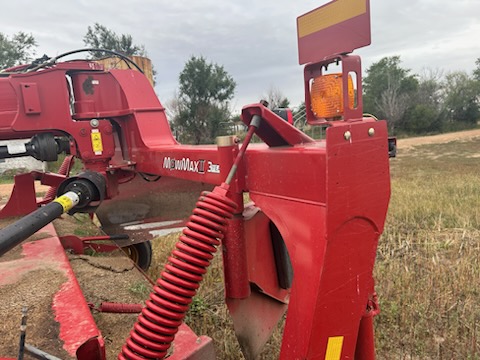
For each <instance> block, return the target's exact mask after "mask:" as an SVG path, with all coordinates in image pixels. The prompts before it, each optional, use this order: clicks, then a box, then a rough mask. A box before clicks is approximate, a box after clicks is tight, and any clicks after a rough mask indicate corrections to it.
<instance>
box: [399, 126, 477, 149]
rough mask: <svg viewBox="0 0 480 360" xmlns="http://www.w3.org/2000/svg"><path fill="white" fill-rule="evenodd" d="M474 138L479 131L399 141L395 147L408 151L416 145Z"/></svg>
mask: <svg viewBox="0 0 480 360" xmlns="http://www.w3.org/2000/svg"><path fill="white" fill-rule="evenodd" d="M476 137H480V129H474V130H465V131H458V132H453V133H447V134H439V135H432V136H421V137H412V138H407V139H399V140H397V146H398V148H399V149H408V148H412V147H414V146H418V145H426V144H439V143H445V142H450V141H457V140H470V139H473V138H476Z"/></svg>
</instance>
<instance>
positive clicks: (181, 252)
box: [118, 187, 236, 360]
mask: <svg viewBox="0 0 480 360" xmlns="http://www.w3.org/2000/svg"><path fill="white" fill-rule="evenodd" d="M225 192H226V191H225V189H223V188H222V187H216V188H215V189H214V190H213V192H203V193H202V195H201V196H200V198H199V200H198V202H197V204H196V208H195V209H194V210H193V214H192V215H191V216H190V218H189V222H188V223H187V228H186V229H184V230H183V235H182V236H180V238H179V241H178V242H177V244H176V246H175V250H174V251H173V252H172V254H171V256H170V257H169V258H168V261H167V264H166V265H165V268H164V270H163V271H162V273H161V275H160V278H159V279H158V280H157V282H156V286H154V288H153V291H152V293H151V294H150V298H149V300H147V301H146V304H145V308H144V309H143V310H142V313H141V314H140V315H139V317H138V319H137V323H136V324H135V325H134V328H133V330H132V331H131V332H130V337H129V338H128V339H127V341H126V343H125V345H124V346H123V348H122V352H121V353H120V355H119V356H118V359H120V360H145V359H163V358H164V357H165V355H166V354H167V350H168V348H169V347H170V345H171V343H172V341H173V338H174V336H175V334H176V333H177V331H178V327H179V326H180V325H181V323H182V321H183V319H184V317H185V314H186V312H187V310H188V308H189V305H190V303H191V302H192V298H193V296H194V295H195V293H196V291H197V289H198V287H199V285H200V282H201V281H202V279H203V275H204V274H205V273H206V271H207V267H208V266H209V265H210V260H211V259H212V258H213V255H214V253H215V252H216V251H217V246H218V245H219V244H220V240H221V239H222V238H223V234H224V233H225V229H226V224H227V219H229V218H231V217H232V216H233V212H234V211H235V208H236V204H235V202H233V201H232V200H230V199H229V198H227V197H226V196H225V195H224V193H225Z"/></svg>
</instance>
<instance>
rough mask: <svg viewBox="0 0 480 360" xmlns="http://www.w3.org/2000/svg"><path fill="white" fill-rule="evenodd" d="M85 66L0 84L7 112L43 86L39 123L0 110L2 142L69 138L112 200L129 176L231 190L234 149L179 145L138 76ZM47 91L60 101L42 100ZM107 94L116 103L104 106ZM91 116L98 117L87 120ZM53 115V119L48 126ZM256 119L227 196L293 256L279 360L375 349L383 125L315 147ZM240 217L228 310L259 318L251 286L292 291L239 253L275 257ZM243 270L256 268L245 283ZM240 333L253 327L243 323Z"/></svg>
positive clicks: (338, 128) (333, 130)
mask: <svg viewBox="0 0 480 360" xmlns="http://www.w3.org/2000/svg"><path fill="white" fill-rule="evenodd" d="M343 60H344V62H347V63H348V61H349V59H347V60H345V58H343ZM354 61H355V60H354ZM81 64H83V63H81ZM82 66H83V65H82ZM78 67H79V64H78V63H77V62H75V63H67V64H63V65H59V66H57V67H54V68H52V69H48V70H44V71H42V72H39V73H34V74H27V75H24V74H19V75H12V76H11V77H8V78H0V90H3V92H4V93H7V94H8V93H9V90H7V89H13V90H10V94H12V96H11V98H10V99H9V101H10V102H19V103H21V102H22V97H21V96H19V95H18V93H17V92H16V90H17V89H18V87H19V86H21V84H22V83H23V81H24V80H23V78H24V77H28V81H29V83H31V82H36V83H37V84H38V86H37V91H39V96H40V98H41V99H42V102H41V108H42V109H41V112H40V113H39V114H35V115H32V114H26V113H24V112H23V106H18V107H16V113H15V116H14V117H13V120H12V113H11V112H6V111H0V124H2V128H1V130H0V137H2V138H12V137H15V136H14V135H18V136H20V135H22V136H23V135H25V134H32V133H34V132H40V131H52V132H54V133H56V134H57V135H59V134H65V133H68V134H69V135H70V136H71V138H70V139H71V143H72V146H71V148H72V152H74V153H75V155H76V156H77V157H80V158H82V160H83V161H84V164H85V167H86V168H87V169H90V170H94V171H99V172H100V173H103V174H105V175H106V174H107V173H108V176H106V179H107V189H109V190H107V195H108V197H110V198H111V197H114V196H115V194H116V192H117V190H118V188H119V187H118V182H119V181H118V180H117V178H116V177H115V174H116V173H118V174H119V176H120V175H121V176H123V174H124V172H125V171H137V172H145V173H149V174H156V175H160V176H167V177H175V178H179V179H186V180H190V181H196V182H206V183H211V184H220V183H221V182H222V181H223V180H224V178H225V177H226V174H227V172H228V170H229V169H230V166H231V164H232V163H233V160H234V156H235V154H236V152H237V151H238V146H237V145H235V144H233V145H231V146H227V147H217V146H213V145H210V146H208V145H205V146H187V145H179V144H177V143H176V141H175V140H174V139H173V137H172V135H171V132H170V130H169V128H168V122H167V121H166V118H165V113H164V109H163V107H162V106H161V104H160V103H159V101H158V99H157V98H156V96H155V94H154V92H153V90H152V89H151V86H150V84H149V83H148V80H147V79H146V78H145V77H143V75H141V74H139V73H138V72H135V71H111V72H102V71H97V70H94V71H85V70H78V69H77V68H78ZM67 75H68V76H70V77H71V78H72V83H73V84H77V83H81V84H83V83H85V82H86V81H87V82H88V81H92V80H88V79H93V81H95V83H97V84H98V85H95V86H96V87H95V93H94V95H88V94H86V93H84V92H83V90H82V89H78V88H75V87H74V88H73V89H70V90H69V89H68V86H67V83H66V82H65V77H66V76H67ZM77 77H78V78H77ZM46 89H48V92H49V93H51V92H52V91H53V93H54V95H56V96H46V94H47V93H46ZM70 92H73V93H75V100H76V101H78V102H80V104H79V105H78V106H77V107H76V109H81V110H82V112H80V113H77V114H73V118H72V115H71V114H70V113H69V110H68V109H69V105H68V104H69V93H70ZM112 93H115V94H118V96H117V97H110V96H107V94H112ZM62 99H63V100H62ZM87 104H88V106H87ZM87 108H88V109H89V110H88V109H87ZM92 109H95V111H94V112H91V111H90V110H92ZM114 109H117V110H114ZM87 110H88V111H87ZM54 113H55V114H56V116H50V114H54ZM352 114H353V115H358V111H357V112H351V113H350V115H348V114H346V116H352ZM253 115H260V116H261V117H262V122H261V125H260V128H259V129H258V131H257V135H258V136H259V137H260V138H262V140H264V142H265V144H261V145H256V144H253V146H251V147H250V148H249V149H248V150H247V153H246V156H245V160H244V162H243V163H242V164H241V166H240V169H239V171H238V173H237V176H236V177H235V179H234V181H233V182H232V184H231V194H232V195H231V197H232V198H233V199H234V200H235V201H236V202H237V203H238V205H240V208H242V207H243V200H242V194H243V192H245V191H246V192H249V193H250V196H251V198H252V200H253V201H255V204H256V205H257V206H258V207H259V208H260V209H261V210H262V212H263V213H264V214H265V215H266V216H267V218H268V219H269V221H272V222H273V223H274V224H275V226H276V227H277V228H278V229H279V231H280V234H281V236H282V238H283V240H284V242H285V244H286V246H287V248H288V252H289V255H290V259H291V263H292V267H293V273H294V279H293V284H292V288H291V290H290V295H289V297H288V302H289V307H288V315H287V322H286V325H285V330H284V342H283V346H282V352H281V358H283V359H291V358H299V357H301V358H317V357H321V356H324V355H325V353H326V349H327V344H328V339H329V338H332V337H337V336H341V337H343V347H342V354H345V357H346V356H351V357H353V356H354V353H355V349H356V347H357V343H359V344H363V343H365V342H368V341H370V340H368V339H370V337H368V336H363V335H362V337H363V338H364V339H365V340H363V339H362V338H360V339H357V338H358V333H359V328H360V323H361V321H362V317H363V314H364V312H365V308H366V306H367V302H368V299H369V297H370V296H371V295H372V294H373V280H372V277H371V274H372V268H373V263H374V259H375V250H376V243H377V240H378V236H379V234H380V233H381V232H382V229H383V222H384V219H385V215H386V210H387V204H388V197H389V190H390V188H389V172H388V168H389V164H388V149H387V130H386V126H385V123H384V122H374V121H371V120H368V119H362V118H361V116H358V117H355V118H348V119H347V121H345V122H336V123H330V124H329V125H330V128H329V129H328V130H327V139H326V140H325V141H314V140H313V139H311V138H309V137H308V136H306V135H305V134H304V133H302V132H300V131H299V130H297V129H295V128H294V127H293V126H291V125H290V124H289V123H287V122H285V121H284V120H282V119H280V118H279V117H278V116H276V115H275V114H274V113H272V112H271V111H269V110H268V109H266V108H265V107H263V106H262V105H260V104H254V105H251V106H248V107H245V108H244V109H243V111H242V117H243V120H244V121H245V123H246V124H248V123H249V122H250V120H251V119H252V117H253ZM32 116H34V118H32ZM90 117H91V118H95V119H100V120H99V123H100V124H101V125H100V126H99V127H97V128H95V129H98V130H99V133H100V134H101V137H102V141H103V151H102V153H101V154H97V155H95V154H94V153H93V150H92V148H93V144H92V138H91V136H90V134H91V131H92V130H93V128H92V124H91V122H90V121H88V120H89V119H90ZM75 118H77V120H75ZM7 120H8V121H9V122H7ZM347 133H348V134H349V135H348V136H347ZM84 134H85V136H84ZM370 134H374V136H372V135H370ZM247 175H248V176H247ZM120 189H121V187H120ZM241 219H242V218H241V217H240V218H238V219H237V220H236V221H235V222H234V223H232V225H231V228H230V230H229V233H228V234H227V236H226V239H225V242H224V246H225V250H224V253H225V254H226V256H225V257H224V263H225V269H226V270H225V271H226V277H225V283H226V284H225V286H226V289H227V294H226V295H227V298H228V300H227V303H229V305H230V309H231V312H232V313H233V317H234V318H238V317H239V316H236V314H235V313H236V311H237V310H236V309H240V308H241V309H242V310H238V311H240V313H241V314H244V315H245V314H249V313H252V311H253V313H252V314H254V313H255V310H252V309H255V308H258V306H259V305H258V301H260V302H262V300H258V301H257V300H254V301H253V300H249V298H250V297H251V296H249V293H250V291H249V290H250V289H251V288H252V287H251V285H253V284H255V285H256V286H255V287H254V288H255V289H258V288H260V289H261V291H260V292H261V293H262V296H263V298H265V301H266V302H267V303H268V302H271V300H269V299H278V298H279V297H280V298H281V299H284V302H287V300H286V299H287V297H286V296H285V294H286V291H287V290H286V289H284V290H282V289H280V288H279V286H278V282H277V280H276V279H275V278H270V279H267V278H264V277H265V274H267V273H268V272H271V271H272V270H273V271H274V270H275V269H272V268H271V267H272V266H273V265H271V264H270V265H267V264H266V263H265V264H264V266H262V265H261V263H262V261H259V260H258V259H255V258H253V260H252V256H250V257H249V256H247V257H246V258H245V256H244V255H242V254H244V253H245V251H246V249H248V248H249V246H247V244H248V243H252V241H253V243H256V246H257V247H259V250H258V251H264V252H265V251H266V252H268V251H272V250H271V246H272V245H271V239H269V238H268V233H264V234H254V232H255V231H253V232H252V231H250V230H249V232H248V234H249V237H250V236H251V238H252V239H254V240H251V239H248V242H247V239H246V236H245V233H246V232H247V231H246V230H245V229H246V228H248V225H247V224H248V222H246V223H245V225H242V222H243V221H242V220H241ZM233 224H237V225H235V226H234V225H233ZM249 251H251V249H250V250H249ZM245 259H246V261H245ZM252 267H253V269H252ZM246 268H248V269H250V270H249V271H248V274H249V278H248V281H247V278H246V277H245V274H246V272H245V269H246ZM232 274H233V276H232ZM239 277H240V278H239ZM262 278H264V279H263V280H261V279H262ZM303 279H309V280H308V281H303ZM262 281H263V283H262ZM249 288H250V289H249ZM257 293H258V291H255V294H254V295H252V296H254V298H255V299H256V298H258V297H259V296H257ZM281 293H283V294H284V295H279V294H281ZM231 299H234V300H231ZM242 299H243V300H242ZM249 303H252V304H254V305H249ZM232 304H233V305H232ZM240 304H241V305H240ZM267 308H268V306H267ZM347 309H348V311H346V310H347ZM272 311H273V312H272V313H271V315H269V317H270V320H269V322H268V323H269V324H272V323H275V322H276V319H278V317H279V316H281V314H282V313H283V311H284V306H281V307H280V309H277V310H272ZM240 313H239V314H240ZM266 313H268V312H266ZM236 326H237V328H242V327H245V326H247V328H248V329H252V328H251V327H248V324H245V323H239V322H238V321H237V323H236ZM254 326H255V325H254ZM258 326H260V325H258ZM362 328H363V326H362ZM254 330H255V328H254ZM257 330H258V329H257ZM362 334H363V332H362ZM372 346H373V345H372ZM342 356H344V355H342Z"/></svg>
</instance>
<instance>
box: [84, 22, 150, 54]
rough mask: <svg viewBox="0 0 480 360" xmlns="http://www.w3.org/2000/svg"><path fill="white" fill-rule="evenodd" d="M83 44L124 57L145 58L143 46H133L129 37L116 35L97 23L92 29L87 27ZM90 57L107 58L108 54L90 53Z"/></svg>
mask: <svg viewBox="0 0 480 360" xmlns="http://www.w3.org/2000/svg"><path fill="white" fill-rule="evenodd" d="M83 43H84V44H85V46H88V47H91V48H95V49H105V50H111V51H116V52H119V53H121V54H123V55H126V56H131V55H139V56H146V51H145V46H143V45H134V44H133V39H132V36H131V35H128V34H121V35H117V34H116V33H115V32H114V31H112V30H110V29H108V28H106V27H105V26H103V25H100V24H99V23H95V24H94V25H93V27H91V26H89V27H88V30H87V33H86V34H85V36H84V37H83ZM91 56H92V58H94V59H99V58H103V57H107V56H109V54H107V53H102V52H92V53H91Z"/></svg>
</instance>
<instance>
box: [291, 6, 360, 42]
mask: <svg viewBox="0 0 480 360" xmlns="http://www.w3.org/2000/svg"><path fill="white" fill-rule="evenodd" d="M366 12H367V0H337V1H334V2H332V3H330V4H327V5H326V6H322V7H321V8H318V9H317V10H313V11H311V12H309V13H307V14H305V15H302V16H300V17H299V18H298V37H299V38H302V37H304V36H307V35H310V34H313V33H316V32H317V31H320V30H323V29H326V28H328V27H330V26H332V25H336V24H339V23H341V22H344V21H346V20H350V19H351V18H354V17H355V16H359V15H362V14H365V13H366Z"/></svg>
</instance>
